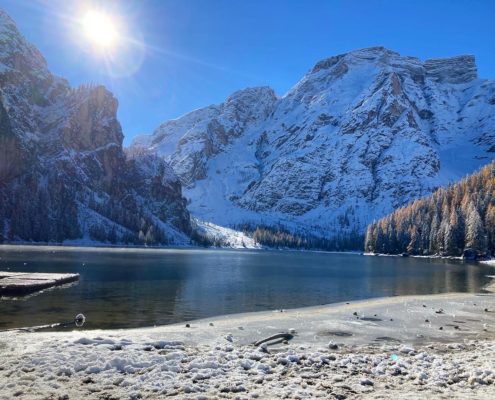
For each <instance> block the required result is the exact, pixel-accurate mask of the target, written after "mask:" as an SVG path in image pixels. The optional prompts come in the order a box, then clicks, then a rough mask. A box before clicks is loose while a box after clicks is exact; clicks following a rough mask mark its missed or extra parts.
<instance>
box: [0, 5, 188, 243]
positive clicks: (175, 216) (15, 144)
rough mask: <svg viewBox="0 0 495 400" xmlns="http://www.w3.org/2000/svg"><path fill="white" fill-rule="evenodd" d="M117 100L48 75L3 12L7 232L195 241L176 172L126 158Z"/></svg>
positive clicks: (2, 231) (154, 161) (156, 162)
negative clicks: (190, 239)
mask: <svg viewBox="0 0 495 400" xmlns="http://www.w3.org/2000/svg"><path fill="white" fill-rule="evenodd" d="M117 105H118V104H117V100H116V99H115V98H114V97H113V96H112V94H111V93H110V92H108V91H107V90H106V89H105V88H104V87H102V86H83V87H80V88H77V89H72V88H71V87H70V86H69V84H68V83H67V82H66V81H65V80H63V79H61V78H58V77H55V76H53V75H52V74H50V72H49V71H48V69H47V66H46V62H45V60H44V59H43V57H42V56H41V54H40V53H39V52H38V51H37V50H36V49H35V48H34V47H33V46H31V45H30V44H29V43H28V42H27V41H26V40H25V39H24V38H23V37H22V35H21V34H20V33H19V32H18V30H17V28H16V26H15V24H14V22H13V21H12V20H11V19H10V18H9V17H8V16H7V15H6V14H5V13H3V12H1V11H0V239H1V240H9V241H15V240H23V241H41V242H49V241H56V242H62V241H67V240H75V241H84V240H86V241H88V240H93V241H101V242H113V243H117V242H127V243H135V244H142V243H147V244H167V243H181V242H184V241H187V240H188V239H187V237H186V234H187V233H188V232H189V230H190V223H189V214H188V212H187V210H186V208H185V199H184V198H183V197H182V195H181V184H180V182H179V180H178V178H177V177H176V176H175V175H174V174H173V172H172V170H171V169H170V167H169V166H168V165H167V164H166V163H165V162H164V161H163V160H161V159H158V158H157V157H154V156H151V155H140V154H134V155H132V156H130V155H129V156H126V154H125V153H124V151H123V149H122V139H123V134H122V129H121V127H120V124H119V122H118V120H117V117H116V112H117Z"/></svg>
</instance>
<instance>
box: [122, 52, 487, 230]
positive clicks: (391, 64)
mask: <svg viewBox="0 0 495 400" xmlns="http://www.w3.org/2000/svg"><path fill="white" fill-rule="evenodd" d="M494 135H495V82H494V81H488V80H483V79H479V78H478V76H477V70H476V64H475V60H474V57H472V56H459V57H453V58H446V59H434V60H426V61H421V60H419V59H418V58H415V57H406V56H401V55H400V54H398V53H396V52H393V51H390V50H387V49H385V48H382V47H373V48H368V49H362V50H357V51H352V52H350V53H346V54H341V55H338V56H334V57H330V58H328V59H325V60H322V61H320V62H318V63H317V64H316V65H315V66H314V67H313V68H312V69H311V70H310V71H309V72H308V73H307V74H306V75H305V76H304V77H303V78H302V79H301V80H300V81H299V82H298V83H297V84H296V85H295V86H294V87H293V88H292V89H290V90H289V91H288V93H286V94H285V95H284V96H282V97H276V96H275V94H274V93H273V91H272V90H271V89H270V88H265V87H263V88H251V89H246V90H242V91H240V92H237V93H235V94H234V95H232V96H231V97H229V98H228V99H227V100H226V101H225V102H224V103H222V104H219V105H213V106H209V107H206V108H203V109H200V110H196V111H193V112H191V113H189V114H187V115H185V116H183V117H181V118H178V119H176V120H172V121H168V122H165V123H164V124H162V125H161V126H160V127H158V128H157V129H156V131H155V132H153V134H151V135H144V136H141V137H138V138H136V139H135V140H134V142H133V144H132V146H131V147H132V148H133V149H146V150H147V151H150V152H152V153H154V154H156V155H158V156H160V157H161V158H163V159H164V160H166V161H167V162H170V164H171V165H172V167H173V168H174V170H175V172H176V173H177V174H178V176H179V177H180V179H181V180H182V182H183V183H184V184H185V185H186V189H185V195H186V197H187V198H188V200H189V202H190V205H189V209H190V210H191V212H192V213H193V214H195V215H198V216H199V217H201V218H203V219H206V220H210V221H213V222H215V223H218V224H222V225H235V224H240V223H249V224H262V225H264V226H266V225H278V224H282V225H285V226H286V227H289V228H291V229H293V230H298V231H304V232H306V233H311V234H316V235H322V236H329V235H330V236H331V235H340V234H343V233H344V234H345V233H350V232H363V231H364V229H365V227H366V225H367V223H369V222H370V221H372V220H373V219H375V218H379V217H381V216H383V215H385V214H387V213H389V212H390V211H392V210H393V209H395V208H397V207H399V206H402V205H403V204H405V203H407V202H409V201H410V200H411V199H414V198H418V197H421V196H423V195H426V194H429V193H431V192H432V191H433V190H434V189H435V188H437V187H438V186H440V185H443V184H446V183H449V182H451V181H455V180H457V179H459V178H461V177H462V176H464V175H465V174H467V173H469V172H472V171H474V170H475V169H477V168H478V167H479V166H480V165H483V164H486V163H488V162H489V161H490V160H491V159H492V158H493V152H494V151H495V136H494Z"/></svg>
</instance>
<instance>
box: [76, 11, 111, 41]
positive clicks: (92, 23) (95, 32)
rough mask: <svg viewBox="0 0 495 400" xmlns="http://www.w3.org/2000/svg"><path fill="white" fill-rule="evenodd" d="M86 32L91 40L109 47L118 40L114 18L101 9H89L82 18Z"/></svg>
mask: <svg viewBox="0 0 495 400" xmlns="http://www.w3.org/2000/svg"><path fill="white" fill-rule="evenodd" d="M82 25H83V28H84V32H85V34H86V36H87V37H88V39H90V40H91V42H92V43H93V44H95V45H97V46H99V47H102V48H108V47H111V46H112V45H114V44H115V42H116V40H117V28H116V26H115V23H114V21H113V20H112V18H111V17H110V16H109V15H107V14H105V13H104V12H101V11H95V10H93V11H88V12H87V13H86V15H85V16H84V18H83V20H82Z"/></svg>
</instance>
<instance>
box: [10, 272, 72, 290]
mask: <svg viewBox="0 0 495 400" xmlns="http://www.w3.org/2000/svg"><path fill="white" fill-rule="evenodd" d="M77 280H79V274H48V273H36V272H6V271H0V296H24V295H27V294H30V293H34V292H38V291H40V290H43V289H47V288H50V287H53V286H59V285H63V284H65V283H70V282H75V281H77Z"/></svg>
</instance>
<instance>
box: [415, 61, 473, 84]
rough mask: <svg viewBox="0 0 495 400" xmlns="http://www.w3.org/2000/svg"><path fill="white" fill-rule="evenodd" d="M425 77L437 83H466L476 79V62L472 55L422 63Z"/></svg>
mask: <svg viewBox="0 0 495 400" xmlns="http://www.w3.org/2000/svg"><path fill="white" fill-rule="evenodd" d="M424 67H425V71H426V76H427V77H428V78H430V79H432V80H434V81H436V82H439V83H466V82H469V81H472V80H474V79H478V69H477V67H476V61H475V58H474V56H472V55H461V56H456V57H450V58H433V59H431V60H426V61H425V63H424Z"/></svg>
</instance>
